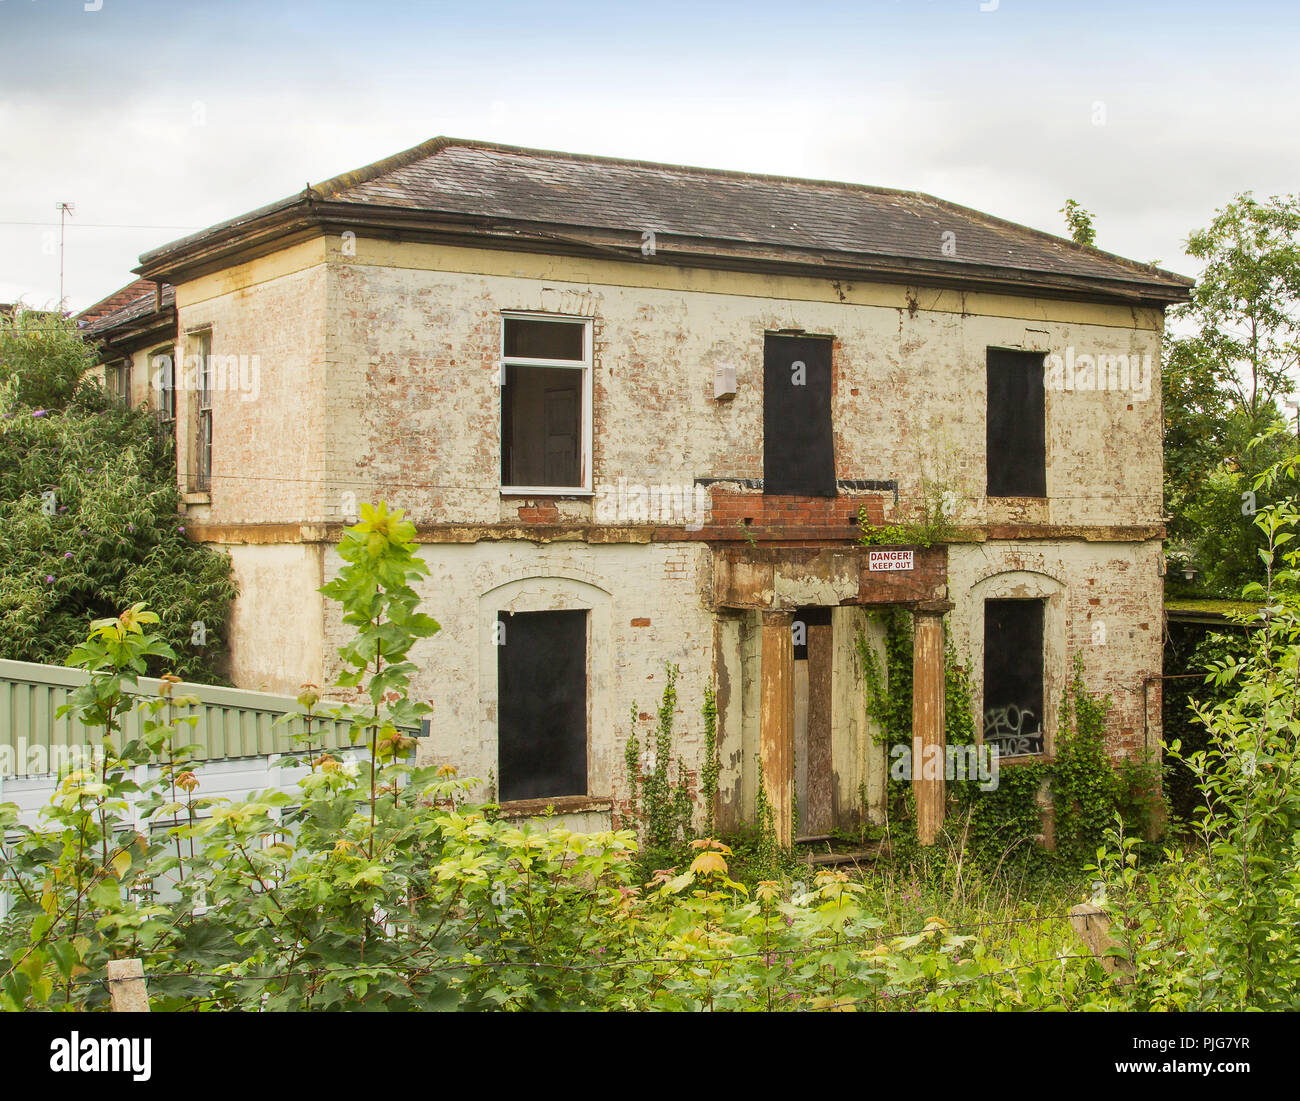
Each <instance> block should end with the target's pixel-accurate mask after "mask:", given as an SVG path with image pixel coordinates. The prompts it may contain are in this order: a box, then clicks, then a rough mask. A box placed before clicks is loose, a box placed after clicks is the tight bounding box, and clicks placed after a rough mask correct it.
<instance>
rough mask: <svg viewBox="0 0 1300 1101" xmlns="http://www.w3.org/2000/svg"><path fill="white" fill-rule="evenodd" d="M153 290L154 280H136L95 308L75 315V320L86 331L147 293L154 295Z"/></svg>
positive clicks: (103, 300)
mask: <svg viewBox="0 0 1300 1101" xmlns="http://www.w3.org/2000/svg"><path fill="white" fill-rule="evenodd" d="M153 290H154V284H153V281H152V280H150V279H136V280H134V281H133V282H131V283H128V284H127V285H126V286H125V287H122V288H121V289H120V290H116V291H114V292H113V293H112V294H110V295H109V296H108V297H107V298H101V299H100V300H99V301H98V302H96V303H95V304H94V305H93V306H87V307H86V308H85V309H84V310H82V311H81V312H80V313H79V314H76V315H75V319H76V320H77V321H78V322H80V323H81V327H82V328H83V329H84V328H86V327H87V326H88V325H90V324H91V323H92V322H94V321H97V320H98V319H99V318H101V317H103V316H104V315H105V314H110V313H112V312H113V311H114V310H118V309H121V307H123V306H126V305H128V304H129V303H131V302H134V301H135V300H136V299H137V298H140V297H141V296H142V295H144V294H145V292H146V291H147V292H148V293H149V294H153Z"/></svg>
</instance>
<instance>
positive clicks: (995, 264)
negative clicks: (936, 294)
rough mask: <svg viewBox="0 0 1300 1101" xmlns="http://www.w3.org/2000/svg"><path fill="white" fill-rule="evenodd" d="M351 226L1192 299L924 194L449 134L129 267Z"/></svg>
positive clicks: (226, 254) (266, 245)
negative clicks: (650, 243)
mask: <svg viewBox="0 0 1300 1101" xmlns="http://www.w3.org/2000/svg"><path fill="white" fill-rule="evenodd" d="M349 229H350V230H351V231H353V232H354V233H356V234H357V235H358V236H379V237H385V236H388V237H400V238H401V239H403V240H431V241H441V242H445V243H461V244H472V245H478V246H484V245H487V246H488V247H495V248H509V249H517V250H524V251H530V252H544V253H554V254H569V255H596V256H606V257H609V256H614V257H617V258H619V259H623V260H635V261H637V262H641V263H659V264H671V265H685V266H696V267H711V268H728V269H737V270H759V271H773V272H790V273H798V274H803V275H808V274H815V275H818V276H822V277H825V278H830V279H852V278H857V279H863V280H869V281H870V280H875V281H883V280H889V281H901V282H905V283H907V284H924V285H933V286H953V287H960V288H971V289H991V290H1003V291H1007V292H1010V293H1026V292H1029V293H1040V294H1041V293H1050V294H1053V295H1056V296H1061V297H1070V298H1083V299H1094V300H1106V301H1124V302H1131V303H1136V304H1148V305H1167V304H1169V303H1173V302H1180V301H1184V300H1186V298H1187V297H1188V291H1189V288H1190V287H1191V285H1192V282H1193V281H1192V280H1190V279H1187V278H1186V277H1184V276H1181V275H1176V274H1174V273H1172V272H1168V271H1163V270H1161V269H1159V268H1155V267H1152V266H1150V265H1147V264H1140V263H1136V262H1134V261H1132V260H1125V259H1123V258H1122V257H1118V256H1114V255H1112V254H1110V253H1106V252H1102V251H1101V250H1099V249H1094V248H1089V247H1086V246H1082V245H1077V244H1075V243H1074V242H1072V241H1069V240H1066V239H1064V238H1061V237H1054V236H1052V235H1051V234H1047V233H1042V232H1040V231H1038V230H1034V229H1029V228H1027V227H1025V226H1020V225H1016V224H1015V223H1012V222H1007V221H1003V220H1001V219H999V218H994V217H992V216H990V215H987V214H982V213H980V212H979V211H976V210H971V209H969V208H967V207H962V206H957V205H956V204H954V203H949V202H946V201H944V200H942V199H937V198H935V197H933V196H931V195H925V194H922V193H920V192H915V191H894V190H889V189H887V188H879V187H867V186H863V185H859V184H846V183H835V182H830V181H825V180H802V179H792V178H787V177H781V176H761V175H753V174H749V173H742V172H724V171H719V170H714V169H704V168H687V167H682V166H678V165H665V164H652V163H647V162H642V161H628V160H616V159H613V158H610V157H593V156H581V155H577V154H572V153H556V152H549V151H545V150H537V149H522V148H517V147H514V146H505V145H493V144H489V143H486V142H477V141H465V140H461V139H456V138H435V139H433V140H432V141H429V142H426V143H424V144H423V145H419V146H416V147H415V148H413V149H408V150H407V151H406V152H404V153H399V154H398V155H396V156H393V157H389V158H387V159H385V160H382V161H378V162H376V163H375V164H372V165H369V166H367V167H365V168H361V169H358V170H357V171H355V172H348V173H345V174H343V175H341V176H336V177H335V178H334V179H332V180H328V181H326V182H324V183H322V184H318V185H316V186H314V187H308V188H306V189H305V190H303V191H301V192H299V193H298V194H296V195H293V196H290V197H289V198H286V199H283V200H281V201H280V202H278V203H272V204H271V205H269V206H266V207H262V208H261V209H259V210H256V211H252V212H250V213H249V214H246V215H243V216H241V217H239V218H234V219H231V220H230V221H226V222H222V223H220V224H218V225H215V226H212V227H211V228H209V229H206V230H203V231H202V232H200V233H197V234H193V235H191V236H189V237H185V238H182V239H181V240H178V241H175V242H173V243H171V244H169V245H165V246H163V247H162V248H159V249H154V250H153V251H151V252H147V253H145V254H144V255H143V256H141V258H140V260H141V265H140V267H139V268H137V269H136V270H137V271H138V272H140V273H141V274H143V275H145V276H148V277H151V278H163V277H165V278H168V279H170V280H171V281H173V282H176V281H181V280H183V279H185V278H192V277H194V276H197V275H200V274H203V273H205V272H207V271H213V270H217V269H219V268H221V267H224V266H227V265H228V264H230V263H236V262H239V261H240V260H243V259H249V258H252V257H253V256H256V255H262V254H265V253H267V252H270V251H273V250H274V249H277V248H282V247H285V245H286V244H289V243H293V241H295V240H298V239H307V238H308V237H311V236H316V235H318V234H319V233H321V232H322V231H324V232H331V233H341V232H343V231H345V230H349ZM647 232H651V233H653V234H654V235H655V240H654V251H653V254H651V255H646V253H645V251H644V250H643V244H645V242H646V240H647V239H646V238H645V236H644V235H645V234H646V233H647ZM949 234H951V236H948V235H949ZM945 244H947V245H948V248H947V249H945V247H944V246H945Z"/></svg>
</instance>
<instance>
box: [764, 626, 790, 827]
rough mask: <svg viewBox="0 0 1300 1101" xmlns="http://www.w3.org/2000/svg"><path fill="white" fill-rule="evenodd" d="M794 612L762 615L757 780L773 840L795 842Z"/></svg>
mask: <svg viewBox="0 0 1300 1101" xmlns="http://www.w3.org/2000/svg"><path fill="white" fill-rule="evenodd" d="M793 624H794V612H764V613H763V629H762V656H761V660H760V666H759V668H760V677H761V687H760V692H759V718H758V755H759V761H760V763H761V767H760V770H759V775H760V776H761V778H762V782H763V788H764V790H765V791H766V792H767V798H768V801H769V802H770V803H771V804H772V814H773V816H774V818H775V819H776V836H777V840H778V841H779V842H780V843H781V844H782V845H783V846H785V847H787V848H788V847H789V846H790V845H792V844H793V843H794V833H793V830H792V823H791V820H790V819H791V815H792V813H793V810H794V641H793V639H792V638H791V634H790V629H791V627H792V626H793Z"/></svg>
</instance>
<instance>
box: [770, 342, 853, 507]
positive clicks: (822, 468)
mask: <svg viewBox="0 0 1300 1101" xmlns="http://www.w3.org/2000/svg"><path fill="white" fill-rule="evenodd" d="M763 492H764V493H767V494H791V495H799V496H807V497H834V496H835V493H836V489H835V437H834V434H833V433H832V431H831V342H830V340H829V339H827V338H825V337H806V336H780V335H777V334H775V333H768V334H767V337H766V339H765V340H764V344H763Z"/></svg>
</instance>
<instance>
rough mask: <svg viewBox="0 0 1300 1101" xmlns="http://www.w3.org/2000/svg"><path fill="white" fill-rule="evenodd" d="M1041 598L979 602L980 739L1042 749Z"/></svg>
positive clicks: (1012, 748)
mask: <svg viewBox="0 0 1300 1101" xmlns="http://www.w3.org/2000/svg"><path fill="white" fill-rule="evenodd" d="M1043 611H1044V606H1043V602H1042V601H1041V600H986V601H985V602H984V744H985V745H990V744H996V745H997V746H998V752H999V753H1000V754H1002V755H1008V754H1012V755H1014V754H1020V753H1042V752H1043Z"/></svg>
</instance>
